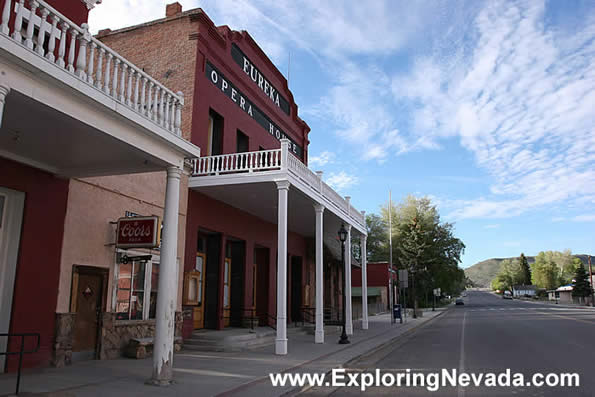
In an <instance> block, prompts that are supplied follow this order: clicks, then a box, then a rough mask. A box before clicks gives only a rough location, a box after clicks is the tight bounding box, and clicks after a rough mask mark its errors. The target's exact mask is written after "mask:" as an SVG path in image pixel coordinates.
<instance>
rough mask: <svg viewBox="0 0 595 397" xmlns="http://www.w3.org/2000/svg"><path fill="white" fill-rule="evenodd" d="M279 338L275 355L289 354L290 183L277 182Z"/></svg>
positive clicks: (276, 342) (276, 340) (276, 341)
mask: <svg viewBox="0 0 595 397" xmlns="http://www.w3.org/2000/svg"><path fill="white" fill-rule="evenodd" d="M277 191H278V194H279V202H278V205H277V207H278V221H277V338H276V339H275V354H279V355H285V354H287V195H288V193H289V181H279V182H277Z"/></svg>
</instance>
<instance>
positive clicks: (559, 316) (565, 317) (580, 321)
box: [538, 312, 595, 325]
mask: <svg viewBox="0 0 595 397" xmlns="http://www.w3.org/2000/svg"><path fill="white" fill-rule="evenodd" d="M538 313H541V314H546V315H549V316H552V317H558V318H563V319H564V320H574V321H578V322H579V323H585V324H589V325H594V324H595V323H594V322H593V321H587V320H581V319H579V318H574V317H568V316H561V315H559V314H554V313H547V312H538Z"/></svg>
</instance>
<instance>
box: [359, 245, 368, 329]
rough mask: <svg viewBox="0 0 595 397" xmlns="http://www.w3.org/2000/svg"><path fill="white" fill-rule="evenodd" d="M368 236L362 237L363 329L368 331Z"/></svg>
mask: <svg viewBox="0 0 595 397" xmlns="http://www.w3.org/2000/svg"><path fill="white" fill-rule="evenodd" d="M366 239H367V236H365V235H362V252H361V258H362V328H363V329H368V258H367V250H366Z"/></svg>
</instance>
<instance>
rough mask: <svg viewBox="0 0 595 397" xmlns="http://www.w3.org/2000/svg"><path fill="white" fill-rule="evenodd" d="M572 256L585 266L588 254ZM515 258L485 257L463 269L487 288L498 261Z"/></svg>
mask: <svg viewBox="0 0 595 397" xmlns="http://www.w3.org/2000/svg"><path fill="white" fill-rule="evenodd" d="M573 256H574V257H576V258H579V259H580V260H581V261H582V262H583V263H584V264H585V266H586V265H587V263H588V260H589V259H588V258H589V255H586V254H577V255H573ZM517 258H518V256H517V257H514V258H492V259H487V260H485V261H481V262H477V263H476V264H475V265H473V266H470V267H468V268H467V269H465V275H466V276H467V277H469V279H471V281H473V282H474V283H475V284H476V285H477V286H478V287H484V288H489V287H490V284H491V282H492V280H493V279H494V277H496V275H497V274H498V271H499V270H500V262H502V261H503V260H505V259H517ZM526 258H527V262H529V264H532V263H534V262H535V257H534V256H527V257H526ZM591 263H592V264H593V266H594V267H595V256H591ZM588 271H589V269H588V268H587V272H588Z"/></svg>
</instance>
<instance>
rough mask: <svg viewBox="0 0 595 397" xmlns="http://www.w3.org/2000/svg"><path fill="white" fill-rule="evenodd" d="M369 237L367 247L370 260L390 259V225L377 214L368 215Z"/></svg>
mask: <svg viewBox="0 0 595 397" xmlns="http://www.w3.org/2000/svg"><path fill="white" fill-rule="evenodd" d="M366 227H367V229H368V238H367V240H366V248H367V251H368V261H369V262H382V261H388V226H387V223H386V222H385V221H384V219H383V218H382V217H380V216H378V215H376V214H369V215H366Z"/></svg>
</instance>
